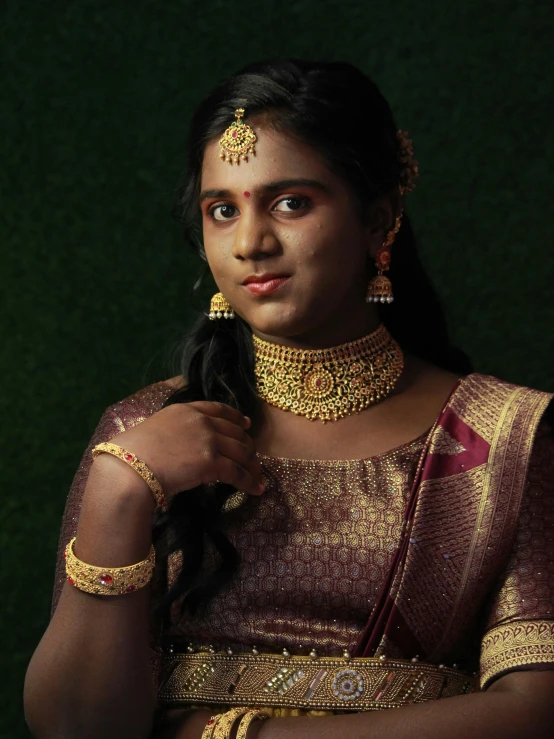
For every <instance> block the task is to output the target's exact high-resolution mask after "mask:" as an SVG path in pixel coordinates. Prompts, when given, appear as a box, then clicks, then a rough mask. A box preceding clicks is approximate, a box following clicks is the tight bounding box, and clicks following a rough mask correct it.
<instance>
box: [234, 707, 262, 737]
mask: <svg viewBox="0 0 554 739" xmlns="http://www.w3.org/2000/svg"><path fill="white" fill-rule="evenodd" d="M268 718H269V714H268V713H264V712H263V711H256V710H253V711H249V712H248V713H247V714H246V716H243V717H242V718H241V720H240V724H239V728H238V729H237V736H236V737H235V739H246V734H247V732H248V729H249V728H250V724H251V723H252V722H253V721H265V720H266V719H268Z"/></svg>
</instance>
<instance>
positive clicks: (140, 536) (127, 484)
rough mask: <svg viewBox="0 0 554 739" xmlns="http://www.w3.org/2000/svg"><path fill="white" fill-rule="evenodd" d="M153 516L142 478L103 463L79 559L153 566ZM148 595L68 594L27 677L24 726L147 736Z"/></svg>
mask: <svg viewBox="0 0 554 739" xmlns="http://www.w3.org/2000/svg"><path fill="white" fill-rule="evenodd" d="M153 508H154V506H153V502H152V495H151V493H150V491H149V490H148V488H147V487H146V485H145V484H144V483H143V482H142V481H141V479H140V477H139V476H138V475H137V474H136V472H134V471H133V470H132V469H131V468H127V467H126V465H125V464H124V463H123V462H121V461H120V460H117V459H115V458H114V457H109V456H108V455H101V456H100V457H99V458H98V459H97V460H96V461H95V462H94V464H93V465H92V468H91V472H90V474H89V478H88V482H87V488H86V491H85V495H84V498H83V504H82V510H81V515H80V519H79V527H78V531H77V540H76V543H75V548H74V550H75V554H76V555H77V557H79V559H81V560H83V561H84V562H87V563H89V564H93V565H94V564H97V565H99V566H106V567H117V566H124V565H128V564H133V563H135V562H138V561H141V560H143V559H145V558H146V557H147V556H148V552H149V549H150V546H151V524H152V513H153ZM149 590H150V588H149V586H147V587H145V588H142V589H141V590H139V591H137V592H136V593H131V594H128V595H121V596H96V595H91V594H88V593H85V592H82V591H80V590H77V589H76V588H75V587H73V586H71V585H70V584H68V583H66V584H65V585H64V589H63V592H62V595H61V597H60V601H59V603H58V607H57V609H56V612H55V614H54V616H53V618H52V621H51V623H50V625H49V627H48V629H47V631H46V633H45V635H44V637H43V639H42V640H41V643H40V644H39V646H38V648H37V650H36V652H35V654H34V656H33V659H32V660H31V663H30V665H29V669H28V672H27V678H26V684H25V709H26V717H27V721H28V723H29V725H30V727H31V730H32V731H33V733H34V735H35V736H36V737H37V738H38V739H49V738H50V737H59V736H64V737H67V739H73V737H75V738H76V737H79V739H87V738H88V737H91V738H92V737H95V738H96V737H98V736H102V737H103V738H104V739H110V737H117V739H123V738H127V737H129V739H140V738H141V737H147V736H148V734H149V731H150V726H151V721H152V716H153V711H154V705H155V694H154V690H153V685H152V676H151V667H150V661H149V646H148V640H149V632H148V612H149Z"/></svg>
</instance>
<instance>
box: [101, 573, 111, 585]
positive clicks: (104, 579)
mask: <svg viewBox="0 0 554 739" xmlns="http://www.w3.org/2000/svg"><path fill="white" fill-rule="evenodd" d="M98 579H99V580H100V582H101V583H102V585H109V584H110V583H112V582H113V577H112V576H111V575H108V574H107V573H104V574H103V575H100V577H99V578H98Z"/></svg>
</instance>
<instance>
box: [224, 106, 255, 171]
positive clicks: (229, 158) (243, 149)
mask: <svg viewBox="0 0 554 739" xmlns="http://www.w3.org/2000/svg"><path fill="white" fill-rule="evenodd" d="M243 116H244V108H237V109H236V110H235V117H236V119H237V120H236V121H233V123H231V125H230V126H229V128H228V129H227V130H226V131H225V133H224V134H223V136H222V137H221V138H220V139H219V146H220V147H221V151H220V152H219V156H220V157H221V159H224V160H225V161H226V162H229V164H239V163H240V160H241V159H242V160H243V161H245V162H247V161H248V156H249V155H250V154H251V155H252V156H254V155H255V154H256V150H255V149H254V144H255V143H256V141H257V140H258V137H257V136H256V134H255V133H254V131H253V130H252V129H251V128H250V126H248V125H247V124H246V123H244V121H243V120H242V119H243Z"/></svg>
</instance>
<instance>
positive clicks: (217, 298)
mask: <svg viewBox="0 0 554 739" xmlns="http://www.w3.org/2000/svg"><path fill="white" fill-rule="evenodd" d="M234 317H235V311H234V310H233V309H232V307H231V303H229V301H228V300H227V298H225V297H223V293H216V294H215V295H214V296H213V298H212V299H211V301H210V312H209V313H208V318H209V319H210V321H215V319H216V318H234Z"/></svg>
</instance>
